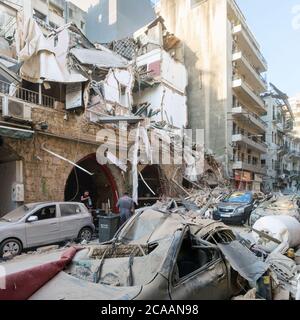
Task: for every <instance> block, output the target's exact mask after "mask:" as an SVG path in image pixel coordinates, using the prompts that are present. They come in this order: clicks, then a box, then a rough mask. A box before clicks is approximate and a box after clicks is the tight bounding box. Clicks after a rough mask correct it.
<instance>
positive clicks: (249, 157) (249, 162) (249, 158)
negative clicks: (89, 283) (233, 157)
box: [248, 155, 251, 164]
mask: <svg viewBox="0 0 300 320" xmlns="http://www.w3.org/2000/svg"><path fill="white" fill-rule="evenodd" d="M248 164H251V156H250V155H248Z"/></svg>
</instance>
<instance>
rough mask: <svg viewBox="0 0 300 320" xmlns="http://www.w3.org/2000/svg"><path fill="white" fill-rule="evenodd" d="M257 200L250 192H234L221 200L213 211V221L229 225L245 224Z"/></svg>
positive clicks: (254, 194)
mask: <svg viewBox="0 0 300 320" xmlns="http://www.w3.org/2000/svg"><path fill="white" fill-rule="evenodd" d="M258 202H259V198H258V195H257V194H256V193H253V192H250V191H236V192H233V193H231V194H229V195H227V196H226V197H225V198H223V199H222V200H221V201H220V202H219V203H218V205H217V206H216V208H215V209H214V211H213V218H214V220H220V221H223V222H225V223H231V224H245V223H246V222H247V221H248V219H249V217H250V214H251V212H252V210H253V209H254V208H255V206H256V205H257V204H258Z"/></svg>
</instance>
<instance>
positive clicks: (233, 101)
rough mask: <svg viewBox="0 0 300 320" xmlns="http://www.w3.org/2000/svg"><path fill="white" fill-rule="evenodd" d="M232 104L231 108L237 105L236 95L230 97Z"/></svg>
mask: <svg viewBox="0 0 300 320" xmlns="http://www.w3.org/2000/svg"><path fill="white" fill-rule="evenodd" d="M232 106H233V108H236V107H238V100H237V98H236V96H233V97H232Z"/></svg>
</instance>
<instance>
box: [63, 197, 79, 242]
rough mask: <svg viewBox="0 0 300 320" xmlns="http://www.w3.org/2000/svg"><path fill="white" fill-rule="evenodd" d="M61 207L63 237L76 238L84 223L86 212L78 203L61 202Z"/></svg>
mask: <svg viewBox="0 0 300 320" xmlns="http://www.w3.org/2000/svg"><path fill="white" fill-rule="evenodd" d="M59 209H60V228H61V236H62V238H63V239H66V240H67V239H75V238H77V236H78V233H79V231H80V229H81V228H82V227H84V225H83V221H84V217H85V215H84V212H83V209H82V208H81V207H80V206H79V205H78V204H76V203H61V204H59Z"/></svg>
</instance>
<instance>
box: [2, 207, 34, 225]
mask: <svg viewBox="0 0 300 320" xmlns="http://www.w3.org/2000/svg"><path fill="white" fill-rule="evenodd" d="M35 206H36V205H34V204H28V205H23V206H21V207H18V208H17V209H15V210H13V211H11V212H10V213H8V214H7V215H5V216H4V217H2V218H0V221H5V222H16V221H19V220H21V219H22V218H23V217H24V216H25V215H26V214H27V213H28V212H29V210H31V209H33V208H34V207H35Z"/></svg>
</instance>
